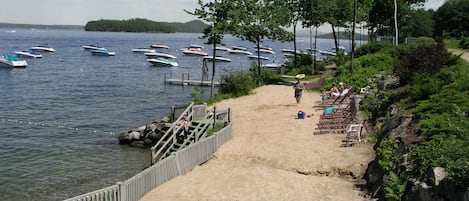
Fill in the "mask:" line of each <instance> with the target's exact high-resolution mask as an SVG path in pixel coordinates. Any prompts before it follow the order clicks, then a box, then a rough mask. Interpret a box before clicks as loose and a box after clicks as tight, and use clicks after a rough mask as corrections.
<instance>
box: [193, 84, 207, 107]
mask: <svg viewBox="0 0 469 201" xmlns="http://www.w3.org/2000/svg"><path fill="white" fill-rule="evenodd" d="M204 95H205V90H204V89H202V88H201V87H200V86H196V87H195V88H194V92H192V93H191V98H192V101H193V102H194V104H196V105H200V104H202V103H204V100H203V99H202V97H203V96H204Z"/></svg>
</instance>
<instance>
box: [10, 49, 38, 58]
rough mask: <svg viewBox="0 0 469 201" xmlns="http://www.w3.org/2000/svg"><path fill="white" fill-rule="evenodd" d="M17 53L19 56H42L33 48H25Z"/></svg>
mask: <svg viewBox="0 0 469 201" xmlns="http://www.w3.org/2000/svg"><path fill="white" fill-rule="evenodd" d="M15 54H16V55H17V56H19V57H28V58H34V59H36V58H42V55H41V54H39V53H36V52H34V51H32V50H23V51H15Z"/></svg>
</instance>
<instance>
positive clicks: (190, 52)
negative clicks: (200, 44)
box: [182, 48, 208, 56]
mask: <svg viewBox="0 0 469 201" xmlns="http://www.w3.org/2000/svg"><path fill="white" fill-rule="evenodd" d="M182 53H184V54H185V55H194V56H208V53H207V52H204V51H202V50H200V49H191V48H189V49H185V50H182Z"/></svg>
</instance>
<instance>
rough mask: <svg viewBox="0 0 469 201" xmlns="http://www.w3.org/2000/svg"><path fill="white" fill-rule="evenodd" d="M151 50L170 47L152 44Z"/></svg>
mask: <svg viewBox="0 0 469 201" xmlns="http://www.w3.org/2000/svg"><path fill="white" fill-rule="evenodd" d="M150 47H151V48H160V49H169V46H167V45H163V44H152V45H150Z"/></svg>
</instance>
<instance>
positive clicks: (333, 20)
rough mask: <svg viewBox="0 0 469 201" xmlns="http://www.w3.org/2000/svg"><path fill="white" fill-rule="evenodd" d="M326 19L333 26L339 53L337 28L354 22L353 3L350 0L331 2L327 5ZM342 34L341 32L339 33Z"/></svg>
mask: <svg viewBox="0 0 469 201" xmlns="http://www.w3.org/2000/svg"><path fill="white" fill-rule="evenodd" d="M326 8H327V10H326V12H327V13H326V18H327V22H328V23H329V24H330V25H331V28H332V34H333V35H334V44H335V50H336V52H339V41H338V39H337V35H336V31H335V30H336V28H338V27H343V26H345V24H346V23H347V22H351V21H352V17H351V16H352V12H353V1H350V0H330V1H327V3H326ZM339 34H340V32H339Z"/></svg>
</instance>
